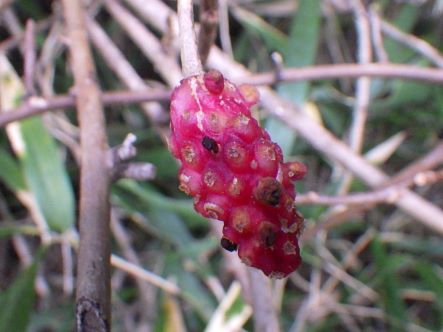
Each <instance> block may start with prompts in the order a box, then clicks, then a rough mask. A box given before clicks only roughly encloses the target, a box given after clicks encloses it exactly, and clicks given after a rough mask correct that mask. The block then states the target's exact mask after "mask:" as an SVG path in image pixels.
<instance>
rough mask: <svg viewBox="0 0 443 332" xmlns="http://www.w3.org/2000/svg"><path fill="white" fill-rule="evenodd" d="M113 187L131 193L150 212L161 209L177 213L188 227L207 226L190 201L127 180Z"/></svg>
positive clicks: (205, 220) (206, 222)
mask: <svg viewBox="0 0 443 332" xmlns="http://www.w3.org/2000/svg"><path fill="white" fill-rule="evenodd" d="M115 187H116V188H117V189H119V188H120V189H124V190H125V191H126V192H128V193H131V194H132V195H134V196H135V197H137V199H139V200H140V201H141V202H142V203H143V205H144V206H145V207H147V208H149V209H150V210H154V209H163V210H168V211H171V212H175V213H177V214H178V215H180V216H181V217H183V218H184V219H186V221H187V222H188V225H189V226H206V225H207V224H208V221H207V219H205V218H204V217H202V216H201V215H199V214H198V213H197V212H195V210H194V207H193V204H192V200H189V199H176V198H170V197H166V196H164V195H162V194H160V193H158V192H157V191H155V190H154V189H153V188H152V187H151V186H149V185H148V184H143V185H142V184H140V183H137V182H136V181H133V180H129V179H124V180H120V181H118V183H117V185H116V186H115ZM120 194H121V193H120Z"/></svg>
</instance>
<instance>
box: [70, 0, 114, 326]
mask: <svg viewBox="0 0 443 332" xmlns="http://www.w3.org/2000/svg"><path fill="white" fill-rule="evenodd" d="M62 3H63V9H64V15H65V20H66V27H67V30H68V34H69V48H70V55H71V61H72V63H71V65H72V71H73V74H74V80H75V89H76V105H77V112H78V115H77V116H78V121H79V124H80V142H81V175H80V215H79V228H80V246H79V252H78V262H77V290H76V300H77V324H76V325H77V331H85V332H86V331H109V330H110V322H111V310H110V300H111V299H110V296H111V294H110V237H109V236H110V228H109V201H108V195H109V181H110V179H109V170H108V168H107V163H106V161H107V151H108V142H107V137H106V131H105V118H104V113H103V105H102V102H101V93H100V90H99V87H98V86H97V84H96V76H95V67H94V63H93V59H92V54H91V50H90V48H89V44H88V38H87V33H86V27H85V17H84V9H83V7H82V3H81V2H80V1H70V0H63V1H62Z"/></svg>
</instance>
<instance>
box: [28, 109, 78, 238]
mask: <svg viewBox="0 0 443 332" xmlns="http://www.w3.org/2000/svg"><path fill="white" fill-rule="evenodd" d="M20 129H21V133H22V136H23V141H24V145H25V151H24V153H23V155H22V156H20V157H21V162H22V167H23V171H24V174H25V176H26V181H27V183H28V187H29V190H30V191H31V192H32V193H33V194H34V196H35V198H36V200H37V203H38V205H39V207H40V209H41V211H42V213H43V215H44V216H45V219H46V221H47V223H48V225H49V227H50V228H51V229H52V230H56V231H64V230H66V229H68V228H69V227H71V226H72V225H73V224H74V218H75V214H74V210H75V203H74V194H73V191H72V186H71V184H70V182H69V179H68V174H67V172H66V169H65V167H64V165H63V162H62V158H61V156H60V153H59V150H58V148H57V145H56V143H55V140H54V138H52V136H50V135H49V133H48V131H47V130H46V128H45V126H44V125H43V122H42V120H41V118H39V117H34V118H31V119H27V120H25V121H23V122H21V123H20Z"/></svg>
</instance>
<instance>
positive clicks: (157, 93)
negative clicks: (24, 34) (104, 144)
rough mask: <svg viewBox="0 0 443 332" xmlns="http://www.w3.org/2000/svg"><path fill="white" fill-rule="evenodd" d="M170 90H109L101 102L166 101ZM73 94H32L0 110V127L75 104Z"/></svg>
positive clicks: (117, 103) (106, 103) (126, 103)
mask: <svg viewBox="0 0 443 332" xmlns="http://www.w3.org/2000/svg"><path fill="white" fill-rule="evenodd" d="M169 97H170V92H169V91H167V90H158V89H157V90H153V89H143V90H137V91H127V90H121V91H111V92H106V93H103V94H102V102H103V104H104V105H106V106H111V105H129V104H138V103H144V102H149V101H167V100H169ZM75 101H76V99H75V95H74V94H72V95H58V96H53V97H47V98H44V97H37V96H33V97H30V98H28V99H27V100H26V101H24V102H23V103H22V104H21V105H20V106H18V107H17V108H16V109H11V110H7V111H4V113H3V111H2V112H0V127H4V126H5V125H7V124H9V123H11V122H14V121H19V120H23V119H26V118H28V117H31V116H34V115H38V114H42V113H44V112H47V111H53V110H59V109H67V108H71V107H74V106H75Z"/></svg>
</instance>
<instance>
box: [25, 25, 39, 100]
mask: <svg viewBox="0 0 443 332" xmlns="http://www.w3.org/2000/svg"><path fill="white" fill-rule="evenodd" d="M23 57H24V75H23V76H24V79H23V81H24V85H25V91H26V96H33V95H35V92H36V91H35V85H34V73H35V60H36V54H35V24H34V21H33V20H32V19H29V20H28V21H27V22H26V29H25V39H24V46H23Z"/></svg>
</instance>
